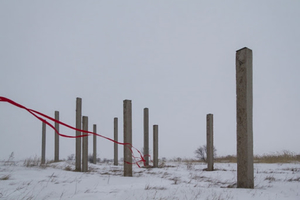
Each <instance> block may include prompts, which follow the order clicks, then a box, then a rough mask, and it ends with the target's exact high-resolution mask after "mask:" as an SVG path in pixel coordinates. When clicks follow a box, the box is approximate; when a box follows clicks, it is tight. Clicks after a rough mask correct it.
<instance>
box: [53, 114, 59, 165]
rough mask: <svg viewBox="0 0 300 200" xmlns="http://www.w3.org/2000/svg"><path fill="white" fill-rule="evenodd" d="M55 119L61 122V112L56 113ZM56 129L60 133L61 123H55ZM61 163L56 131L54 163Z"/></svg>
mask: <svg viewBox="0 0 300 200" xmlns="http://www.w3.org/2000/svg"><path fill="white" fill-rule="evenodd" d="M54 118H55V119H56V120H57V121H59V112H58V111H55V112H54ZM54 127H55V129H56V130H57V131H58V132H59V123H57V122H55V123H54ZM58 161H59V135H58V134H57V133H56V132H55V131H54V162H58Z"/></svg>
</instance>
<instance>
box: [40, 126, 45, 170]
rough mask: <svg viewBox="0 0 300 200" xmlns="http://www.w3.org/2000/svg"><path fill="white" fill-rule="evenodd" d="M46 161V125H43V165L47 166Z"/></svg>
mask: <svg viewBox="0 0 300 200" xmlns="http://www.w3.org/2000/svg"><path fill="white" fill-rule="evenodd" d="M45 161H46V123H45V122H43V123H42V158H41V164H45Z"/></svg>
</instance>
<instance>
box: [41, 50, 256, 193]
mask: <svg viewBox="0 0 300 200" xmlns="http://www.w3.org/2000/svg"><path fill="white" fill-rule="evenodd" d="M252 68H253V67H252V50H251V49H249V48H246V47H245V48H242V49H240V50H238V51H237V52H236V121H237V187H238V188H254V173H253V83H252V82H253V75H252V73H253V72H252V71H253V69H252ZM81 105H82V101H81V98H77V100H76V128H77V129H81V128H82V129H83V130H87V127H88V118H87V117H86V116H84V117H81ZM55 119H56V120H59V112H58V111H55ZM81 119H82V120H83V124H82V127H81ZM123 123H124V124H123V125H124V129H123V130H124V143H125V144H126V145H124V176H132V152H131V147H132V109H131V100H124V102H123ZM55 128H56V130H57V131H59V125H58V123H55ZM206 130H207V131H206V138H207V141H206V148H207V170H208V171H213V170H214V166H213V165H214V164H213V160H214V158H213V156H214V146H213V114H208V115H207V116H206ZM93 132H95V133H96V125H94V126H93ZM80 135H81V132H80V131H76V136H80ZM93 138H94V142H93V144H94V147H93V160H94V163H96V136H95V135H94V137H93ZM114 140H115V141H118V118H114ZM117 145H118V144H116V143H115V144H114V164H115V165H117V164H118V146H117ZM45 147H46V124H45V123H43V124H42V158H41V163H42V164H44V163H45ZM143 151H144V158H145V163H146V165H147V166H148V165H149V110H148V108H145V109H144V149H143ZM54 155H55V157H54V160H55V161H58V160H59V137H58V134H55V152H54ZM87 158H88V137H83V142H82V171H83V172H86V171H87V170H88V164H87V163H88V160H87ZM153 166H154V167H157V166H158V125H154V126H153ZM75 170H76V171H81V138H80V137H78V138H76V165H75Z"/></svg>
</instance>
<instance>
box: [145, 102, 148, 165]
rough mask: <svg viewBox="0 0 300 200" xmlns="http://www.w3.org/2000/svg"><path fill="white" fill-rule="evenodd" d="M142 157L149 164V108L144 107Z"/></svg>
mask: <svg viewBox="0 0 300 200" xmlns="http://www.w3.org/2000/svg"><path fill="white" fill-rule="evenodd" d="M144 158H145V160H146V163H145V164H146V166H148V165H149V109H148V108H144Z"/></svg>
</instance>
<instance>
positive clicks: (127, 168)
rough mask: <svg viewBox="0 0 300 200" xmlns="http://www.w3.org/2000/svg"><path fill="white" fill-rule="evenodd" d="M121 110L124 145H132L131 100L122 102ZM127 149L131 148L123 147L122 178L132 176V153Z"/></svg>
mask: <svg viewBox="0 0 300 200" xmlns="http://www.w3.org/2000/svg"><path fill="white" fill-rule="evenodd" d="M123 109H124V110H123V124H124V143H129V144H131V145H132V111H131V100H124V101H123ZM128 147H131V146H128V145H124V176H132V164H131V163H132V153H131V151H130V148H128ZM126 162H128V163H126Z"/></svg>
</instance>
